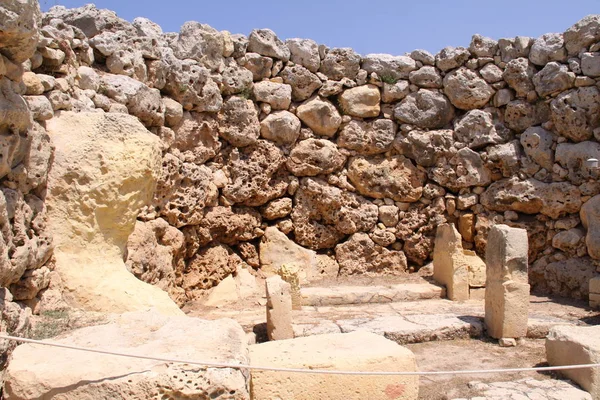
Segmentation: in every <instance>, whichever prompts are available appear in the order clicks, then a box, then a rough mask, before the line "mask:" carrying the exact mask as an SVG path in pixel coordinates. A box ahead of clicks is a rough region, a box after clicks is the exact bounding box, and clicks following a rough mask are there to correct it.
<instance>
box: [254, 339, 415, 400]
mask: <svg viewBox="0 0 600 400" xmlns="http://www.w3.org/2000/svg"><path fill="white" fill-rule="evenodd" d="M250 359H251V360H252V363H253V364H255V365H269V366H273V367H286V368H306V369H309V368H311V369H333V370H346V371H407V372H408V371H416V369H417V364H416V360H415V355H414V354H413V353H412V352H411V351H410V350H409V349H407V348H406V347H402V346H400V345H398V344H397V343H395V342H392V341H391V340H388V339H386V338H384V337H383V336H381V335H377V334H375V333H371V332H365V331H357V332H352V333H334V334H327V335H316V336H308V337H303V338H297V339H293V340H281V341H277V342H268V343H262V344H257V345H255V346H250ZM251 375H252V378H251V381H252V383H251V389H250V390H251V392H252V393H251V396H252V399H254V400H272V399H278V400H313V399H328V400H364V399H369V400H391V399H394V400H416V399H417V398H418V394H419V377H418V376H393V375H392V376H382V375H379V376H366V375H324V374H298V373H286V372H276V371H258V370H253V371H252V372H251Z"/></svg>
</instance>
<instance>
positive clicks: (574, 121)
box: [550, 86, 600, 142]
mask: <svg viewBox="0 0 600 400" xmlns="http://www.w3.org/2000/svg"><path fill="white" fill-rule="evenodd" d="M550 109H551V110H552V122H553V123H554V127H555V130H556V132H557V133H558V134H559V135H561V136H564V137H566V138H568V139H570V140H573V141H574V142H581V141H584V140H588V139H590V138H591V137H592V136H593V134H594V130H595V129H597V128H599V127H600V91H599V90H598V88H596V87H593V86H591V87H583V88H579V89H573V90H570V91H568V92H563V93H561V94H560V95H559V96H557V97H556V99H554V100H552V102H551V103H550Z"/></svg>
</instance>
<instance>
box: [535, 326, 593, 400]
mask: <svg viewBox="0 0 600 400" xmlns="http://www.w3.org/2000/svg"><path fill="white" fill-rule="evenodd" d="M546 358H547V359H548V364H550V365H576V364H596V363H598V362H600V327H598V326H585V327H584V326H560V325H558V326H554V327H552V328H551V329H550V333H549V334H548V337H547V338H546ZM561 374H562V375H564V376H566V377H567V378H569V379H572V380H573V381H575V382H576V383H577V384H578V385H580V386H581V387H582V388H583V389H585V390H586V391H588V392H589V393H590V394H591V395H592V398H594V399H595V398H598V397H600V375H599V372H598V368H582V369H571V370H563V371H561Z"/></svg>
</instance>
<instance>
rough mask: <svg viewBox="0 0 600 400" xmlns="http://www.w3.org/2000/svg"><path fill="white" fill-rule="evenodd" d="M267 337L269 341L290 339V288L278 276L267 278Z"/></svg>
mask: <svg viewBox="0 0 600 400" xmlns="http://www.w3.org/2000/svg"><path fill="white" fill-rule="evenodd" d="M265 285H266V290H267V336H268V337H269V340H282V339H291V338H293V337H294V330H293V328H292V294H291V286H290V284H289V283H287V282H285V281H284V280H283V279H281V277H280V276H279V275H276V276H272V277H270V278H267V280H266V282H265Z"/></svg>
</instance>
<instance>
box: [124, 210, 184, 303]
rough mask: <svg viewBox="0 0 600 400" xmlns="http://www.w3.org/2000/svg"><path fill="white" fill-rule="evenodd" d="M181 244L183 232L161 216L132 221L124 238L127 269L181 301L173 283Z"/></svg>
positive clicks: (180, 265)
mask: <svg viewBox="0 0 600 400" xmlns="http://www.w3.org/2000/svg"><path fill="white" fill-rule="evenodd" d="M184 246H185V237H184V235H183V233H182V232H181V231H180V230H178V229H177V228H175V227H173V226H171V225H169V224H168V223H167V221H165V220H164V219H162V218H157V219H154V220H151V221H148V222H142V221H136V223H135V229H134V231H133V233H132V234H131V235H130V236H129V239H128V240H127V252H126V254H127V258H126V260H125V263H126V265H127V269H128V270H129V271H130V272H131V273H133V274H134V275H135V276H136V277H137V278H139V279H141V280H142V281H144V282H147V283H149V284H151V285H155V286H158V287H159V288H161V289H162V290H164V291H165V292H167V293H169V295H170V296H171V298H172V299H173V300H174V301H176V302H177V303H178V304H181V303H182V300H183V299H182V295H183V290H182V289H181V288H180V287H177V286H176V282H175V272H176V271H177V270H178V269H181V267H182V263H183V252H184Z"/></svg>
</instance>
